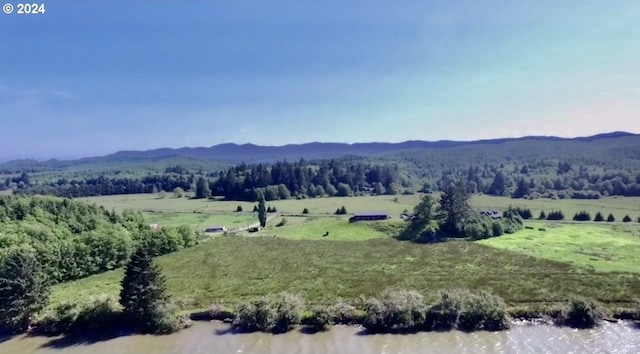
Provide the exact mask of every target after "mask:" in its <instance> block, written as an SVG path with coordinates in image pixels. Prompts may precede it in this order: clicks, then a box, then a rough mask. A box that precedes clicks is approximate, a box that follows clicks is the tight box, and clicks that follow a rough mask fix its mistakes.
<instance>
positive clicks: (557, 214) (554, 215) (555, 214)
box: [547, 210, 564, 220]
mask: <svg viewBox="0 0 640 354" xmlns="http://www.w3.org/2000/svg"><path fill="white" fill-rule="evenodd" d="M547 220H564V214H563V213H562V211H560V210H553V211H551V212H550V213H549V215H547Z"/></svg>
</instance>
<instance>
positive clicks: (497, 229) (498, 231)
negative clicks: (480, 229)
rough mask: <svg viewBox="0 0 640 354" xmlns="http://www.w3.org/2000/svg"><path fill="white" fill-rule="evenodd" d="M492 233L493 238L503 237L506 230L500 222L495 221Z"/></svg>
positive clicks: (492, 225) (492, 224)
mask: <svg viewBox="0 0 640 354" xmlns="http://www.w3.org/2000/svg"><path fill="white" fill-rule="evenodd" d="M491 231H492V233H493V236H502V235H503V234H504V228H503V227H502V224H501V223H500V222H499V221H494V222H493V223H491Z"/></svg>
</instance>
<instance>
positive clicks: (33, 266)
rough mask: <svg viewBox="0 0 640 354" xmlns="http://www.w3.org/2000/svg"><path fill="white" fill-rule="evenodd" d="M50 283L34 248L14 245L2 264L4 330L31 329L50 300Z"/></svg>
mask: <svg viewBox="0 0 640 354" xmlns="http://www.w3.org/2000/svg"><path fill="white" fill-rule="evenodd" d="M48 296H49V286H48V284H47V282H46V280H45V278H44V275H43V274H42V272H41V266H40V264H39V263H38V260H37V258H36V254H35V251H34V250H33V249H31V248H11V249H9V250H8V252H7V253H6V254H5V256H4V258H3V259H2V263H1V264H0V332H7V333H16V332H21V331H24V330H26V329H27V328H28V326H29V323H30V322H31V319H32V318H33V316H34V315H35V314H37V313H38V312H39V311H40V310H42V309H43V308H44V307H45V306H46V305H47V302H48Z"/></svg>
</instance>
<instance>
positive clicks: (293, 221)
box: [260, 216, 405, 241]
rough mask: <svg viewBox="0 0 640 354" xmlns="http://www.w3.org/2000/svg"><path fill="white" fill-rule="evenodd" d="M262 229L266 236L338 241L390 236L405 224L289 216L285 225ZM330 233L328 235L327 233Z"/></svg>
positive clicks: (391, 221) (342, 218) (397, 232)
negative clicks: (351, 221) (350, 222)
mask: <svg viewBox="0 0 640 354" xmlns="http://www.w3.org/2000/svg"><path fill="white" fill-rule="evenodd" d="M281 219H282V218H277V219H275V220H274V222H272V223H271V225H270V226H267V228H265V229H264V230H263V231H261V232H260V234H261V235H263V236H277V237H284V238H288V239H294V240H339V241H344V240H348V241H363V240H370V239H375V238H390V237H392V236H396V235H398V234H399V232H400V230H401V229H402V227H403V226H405V223H404V222H403V221H402V220H388V221H381V222H358V223H353V224H349V221H348V220H347V218H346V217H313V216H312V217H308V218H307V217H286V219H287V223H286V225H285V226H282V227H276V226H274V225H276V224H277V222H279V220H281ZM327 232H328V233H329V234H328V235H327V236H325V234H326V233H327Z"/></svg>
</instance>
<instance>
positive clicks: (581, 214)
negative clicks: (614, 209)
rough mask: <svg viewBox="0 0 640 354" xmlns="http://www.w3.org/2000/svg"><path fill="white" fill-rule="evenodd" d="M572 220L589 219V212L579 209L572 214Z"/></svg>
mask: <svg viewBox="0 0 640 354" xmlns="http://www.w3.org/2000/svg"><path fill="white" fill-rule="evenodd" d="M573 221H591V214H589V213H588V212H586V211H584V210H582V211H579V212H577V213H576V215H574V216H573Z"/></svg>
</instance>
